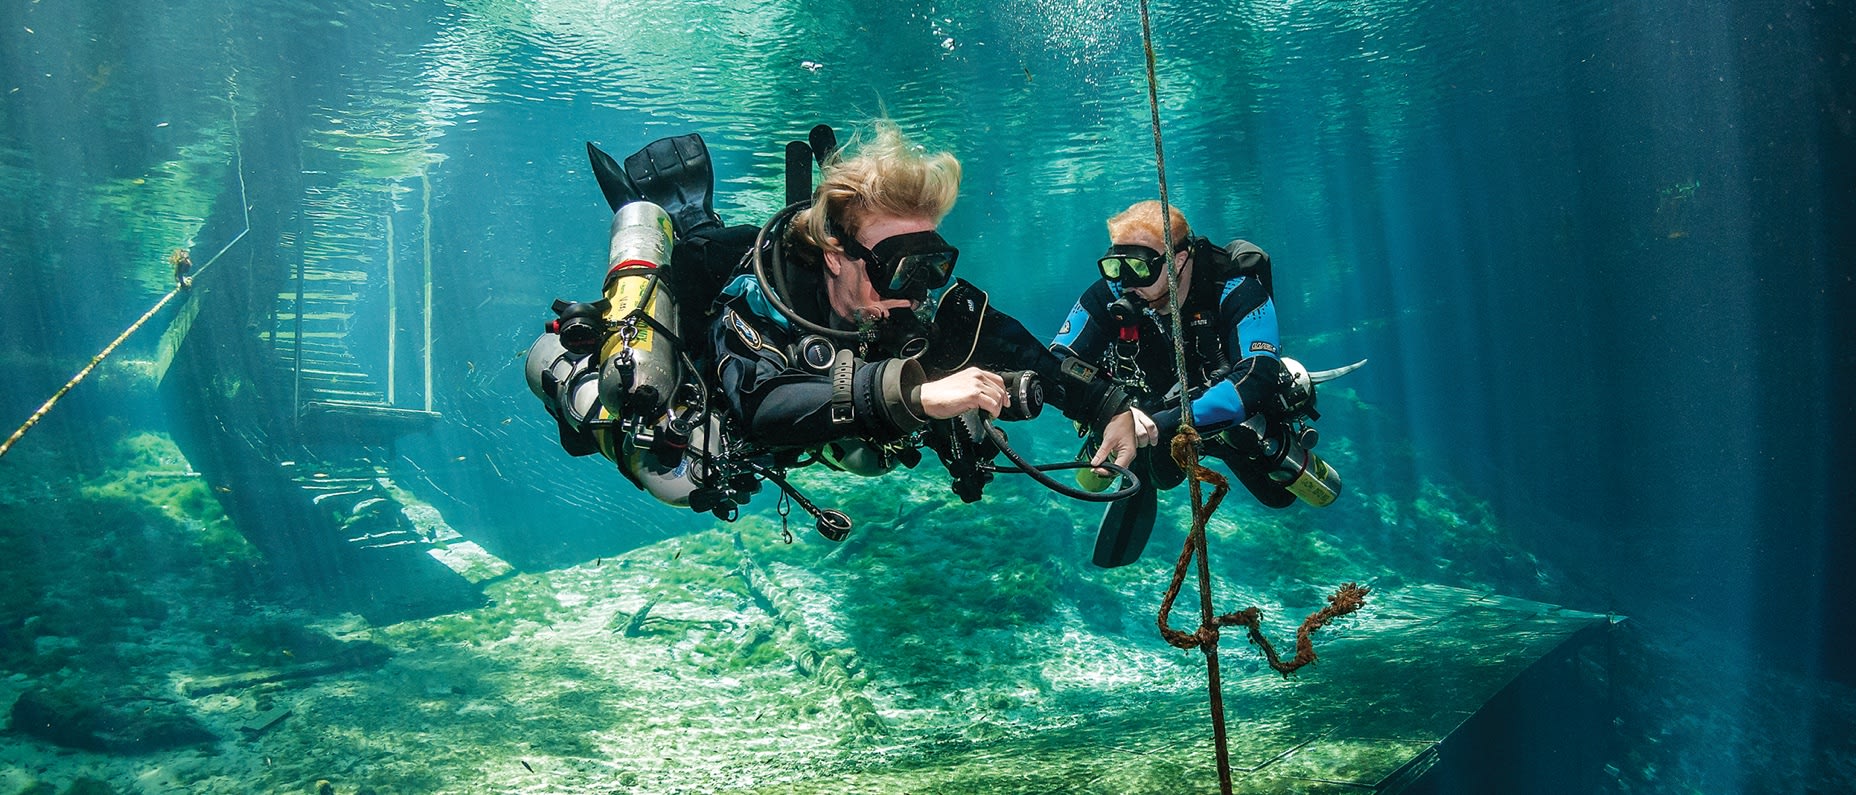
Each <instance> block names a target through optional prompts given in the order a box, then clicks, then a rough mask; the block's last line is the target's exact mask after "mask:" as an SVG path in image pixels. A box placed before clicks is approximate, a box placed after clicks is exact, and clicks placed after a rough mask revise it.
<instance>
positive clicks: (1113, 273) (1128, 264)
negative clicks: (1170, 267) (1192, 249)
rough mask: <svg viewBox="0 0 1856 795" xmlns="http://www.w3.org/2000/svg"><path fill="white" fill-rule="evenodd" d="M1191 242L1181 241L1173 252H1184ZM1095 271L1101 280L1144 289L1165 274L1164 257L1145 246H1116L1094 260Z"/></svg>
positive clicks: (1189, 239) (1187, 239) (1110, 247)
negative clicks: (1099, 274) (1098, 271)
mask: <svg viewBox="0 0 1856 795" xmlns="http://www.w3.org/2000/svg"><path fill="white" fill-rule="evenodd" d="M1191 241H1192V239H1191V238H1186V239H1185V240H1181V241H1180V242H1179V245H1177V246H1174V247H1173V251H1174V252H1176V253H1177V252H1180V251H1185V250H1186V248H1187V247H1188V246H1190V245H1191ZM1096 269H1097V270H1100V271H1101V272H1102V278H1104V279H1107V280H1109V281H1111V282H1120V283H1121V286H1123V287H1146V286H1147V285H1150V284H1153V283H1154V282H1156V281H1159V280H1160V275H1161V274H1163V273H1165V272H1166V257H1164V256H1162V255H1161V254H1160V252H1158V251H1155V250H1153V249H1151V248H1148V247H1146V246H1137V245H1119V244H1118V245H1113V246H1109V247H1108V253H1107V254H1104V255H1102V258H1101V259H1099V260H1096Z"/></svg>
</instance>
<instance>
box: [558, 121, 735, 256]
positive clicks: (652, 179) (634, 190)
mask: <svg viewBox="0 0 1856 795" xmlns="http://www.w3.org/2000/svg"><path fill="white" fill-rule="evenodd" d="M586 153H587V158H588V159H589V160H591V161H592V164H593V177H594V178H595V179H598V180H599V190H600V192H601V193H604V194H605V195H606V203H607V204H609V205H611V206H612V209H613V210H614V211H615V212H616V211H617V210H618V209H619V208H620V207H623V206H625V205H627V204H630V203H632V202H635V201H648V202H652V203H654V204H656V205H657V206H659V207H662V208H664V212H666V213H669V214H670V225H671V226H672V227H674V228H675V229H676V233H677V237H678V239H682V238H685V237H688V236H690V235H692V234H694V233H696V232H700V231H702V230H705V229H709V228H711V227H719V226H721V225H722V219H721V217H720V216H718V215H716V214H715V207H714V203H715V199H714V194H715V170H714V167H713V166H711V165H710V163H709V148H708V147H707V146H705V145H704V144H703V142H702V136H700V135H697V134H696V133H690V134H688V135H679V136H676V137H673V138H663V139H660V140H656V141H652V142H651V143H649V144H647V145H646V146H645V147H644V148H643V149H640V150H638V151H637V152H634V153H632V155H631V156H630V157H627V158H625V162H624V164H623V165H621V164H620V163H619V162H618V161H616V160H614V159H613V158H612V156H611V155H608V154H606V153H605V152H602V151H600V149H599V147H596V146H594V145H593V144H591V143H588V144H587V145H586Z"/></svg>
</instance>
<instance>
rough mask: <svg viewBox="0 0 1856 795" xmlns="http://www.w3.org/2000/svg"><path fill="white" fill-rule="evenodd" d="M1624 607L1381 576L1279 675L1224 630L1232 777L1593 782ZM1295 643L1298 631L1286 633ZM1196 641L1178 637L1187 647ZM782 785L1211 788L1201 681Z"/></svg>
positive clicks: (1524, 785)
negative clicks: (920, 758)
mask: <svg viewBox="0 0 1856 795" xmlns="http://www.w3.org/2000/svg"><path fill="white" fill-rule="evenodd" d="M1621 620H1622V619H1620V618H1617V617H1613V616H1606V615H1601V614H1595V613H1586V612H1580V611H1576V610H1569V609H1564V608H1561V607H1556V606H1554V605H1549V604H1543V603H1540V602H1533V601H1527V600H1522V599H1513V598H1505V597H1501V596H1497V595H1493V594H1486V593H1477V592H1474V591H1467V590H1462V589H1457V588H1450V587H1445V586H1435V585H1418V586H1406V587H1402V588H1399V589H1396V590H1392V591H1388V592H1386V593H1383V594H1377V595H1375V597H1373V598H1372V599H1371V601H1370V603H1369V608H1368V610H1367V611H1365V612H1363V613H1362V614H1361V616H1360V617H1359V618H1358V619H1357V620H1353V622H1352V623H1351V624H1349V625H1348V626H1347V627H1346V629H1345V631H1344V632H1342V633H1340V636H1338V637H1332V638H1326V639H1323V638H1320V637H1317V641H1316V647H1317V651H1318V652H1319V654H1320V658H1319V661H1318V662H1317V663H1316V664H1315V665H1314V666H1313V667H1311V668H1306V669H1304V671H1303V673H1301V674H1299V675H1297V676H1296V677H1294V678H1291V679H1287V680H1285V679H1283V678H1282V677H1280V676H1278V675H1277V674H1275V673H1274V672H1272V671H1270V670H1269V669H1268V668H1265V667H1261V666H1260V665H1258V664H1255V663H1254V662H1253V661H1255V660H1256V659H1258V657H1259V655H1258V653H1257V652H1256V651H1255V650H1254V649H1251V648H1250V647H1249V645H1248V644H1247V643H1246V642H1245V640H1244V638H1243V636H1242V635H1241V634H1237V633H1230V632H1228V633H1227V634H1226V635H1225V637H1224V639H1223V642H1222V643H1221V644H1220V649H1219V652H1220V654H1219V658H1220V661H1221V666H1222V669H1223V671H1224V682H1225V688H1224V702H1225V710H1226V722H1227V727H1228V731H1229V737H1230V755H1231V764H1232V768H1233V781H1234V786H1233V790H1234V791H1235V792H1240V793H1445V792H1504V793H1531V792H1539V793H1560V792H1576V791H1592V790H1593V789H1594V787H1595V783H1596V781H1597V777H1598V776H1599V775H1600V774H1601V772H1602V768H1603V761H1602V760H1603V754H1604V752H1605V751H1606V748H1605V743H1606V738H1607V737H1609V736H1610V727H1609V721H1610V715H1611V709H1610V704H1609V685H1608V681H1609V677H1608V670H1609V666H1610V663H1611V660H1610V656H1611V643H1610V642H1609V641H1610V632H1609V630H1610V628H1611V627H1612V626H1613V625H1614V624H1616V623H1618V622H1619V621H1621ZM1277 642H1278V643H1290V642H1292V639H1284V640H1280V641H1277ZM1185 653H1190V654H1197V652H1182V654H1185ZM766 791H779V792H853V791H854V792H905V791H910V792H976V793H979V792H984V793H1034V792H1036V793H1059V792H1062V793H1101V794H1102V795H1109V794H1110V793H1114V794H1115V795H1125V794H1126V793H1215V792H1218V791H1219V782H1218V773H1217V766H1216V757H1215V755H1214V752H1213V744H1212V739H1211V723H1210V717H1209V709H1208V707H1207V706H1206V698H1205V693H1204V691H1200V692H1198V693H1196V694H1172V693H1168V694H1162V695H1158V696H1155V697H1152V698H1142V699H1140V700H1139V701H1137V702H1136V703H1133V704H1129V703H1121V704H1117V705H1114V706H1111V707H1106V708H1105V709H1104V710H1103V711H1102V712H1101V713H1099V714H1095V715H1091V716H1088V717H1087V719H1085V720H1083V721H1082V722H1081V723H1080V724H1079V725H1077V726H1074V727H1072V728H1068V729H1062V730H1056V731H1046V732H1042V733H1040V734H1037V735H1035V736H1033V737H1028V738H1023V739H1020V740H1013V741H1008V742H1004V743H998V744H988V745H987V746H986V747H984V748H976V749H970V750H968V751H965V752H958V753H952V754H949V755H946V756H942V757H939V758H937V759H934V760H933V761H928V762H918V763H915V764H910V765H905V766H897V767H890V768H887V769H883V768H877V769H870V770H866V771H862V772H858V773H853V774H843V775H833V776H828V777H826V778H824V779H819V780H811V781H805V782H801V783H798V784H797V785H796V786H795V785H792V784H784V785H781V786H780V787H778V788H776V789H770V790H766Z"/></svg>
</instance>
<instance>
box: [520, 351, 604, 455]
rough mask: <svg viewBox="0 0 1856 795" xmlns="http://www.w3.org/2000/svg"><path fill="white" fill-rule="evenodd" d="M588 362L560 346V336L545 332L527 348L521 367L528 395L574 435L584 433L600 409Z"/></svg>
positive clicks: (594, 374)
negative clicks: (536, 398) (539, 399)
mask: <svg viewBox="0 0 1856 795" xmlns="http://www.w3.org/2000/svg"><path fill="white" fill-rule="evenodd" d="M590 358H591V357H588V356H585V355H578V354H574V353H569V352H568V350H567V349H566V348H565V347H563V346H562V345H561V337H560V335H558V334H555V333H553V332H549V333H546V334H543V335H541V336H540V337H539V338H537V339H536V340H535V342H534V343H533V344H531V345H529V347H528V360H527V361H526V362H524V365H523V370H524V374H525V375H526V376H527V377H528V389H529V391H530V392H533V393H535V397H538V398H541V402H542V405H544V406H546V407H547V409H548V413H549V414H552V415H554V417H555V418H557V419H559V420H561V421H562V422H564V423H566V424H567V427H568V429H569V430H572V431H575V432H578V431H581V430H583V429H585V428H586V424H587V422H588V421H589V420H593V419H597V418H598V413H599V411H600V409H601V408H602V407H601V406H600V403H599V371H598V370H596V369H594V368H593V367H592V363H591V362H590V361H589V359H590Z"/></svg>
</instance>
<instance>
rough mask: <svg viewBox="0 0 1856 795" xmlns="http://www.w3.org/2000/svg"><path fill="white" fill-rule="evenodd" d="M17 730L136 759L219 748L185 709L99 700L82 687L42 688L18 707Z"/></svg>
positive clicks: (164, 703)
mask: <svg viewBox="0 0 1856 795" xmlns="http://www.w3.org/2000/svg"><path fill="white" fill-rule="evenodd" d="M12 728H13V729H14V730H15V731H20V732H24V733H26V734H28V735H31V736H33V737H37V738H39V739H41V740H45V741H46V742H50V743H52V744H54V745H61V746H64V747H66V748H78V749H83V750H86V751H102V752H105V753H117V754H134V753H146V752H149V751H159V750H164V749H169V748H182V747H186V746H191V745H204V744H208V743H214V742H218V740H219V738H218V737H216V736H214V735H213V733H212V732H211V731H209V730H208V729H207V728H206V727H205V726H204V725H202V724H201V723H200V722H199V721H198V720H195V719H194V718H193V717H192V716H191V715H189V714H187V712H186V710H185V708H184V707H182V706H181V705H179V704H176V703H174V702H172V701H169V700H166V699H158V698H147V697H138V696H128V697H123V698H113V699H108V700H103V699H99V698H98V697H97V695H96V694H95V691H92V690H88V689H83V688H78V687H58V688H51V687H37V688H33V689H31V690H28V691H26V692H25V693H23V694H21V695H20V697H19V700H18V701H16V702H14V703H13V711H12Z"/></svg>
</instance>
